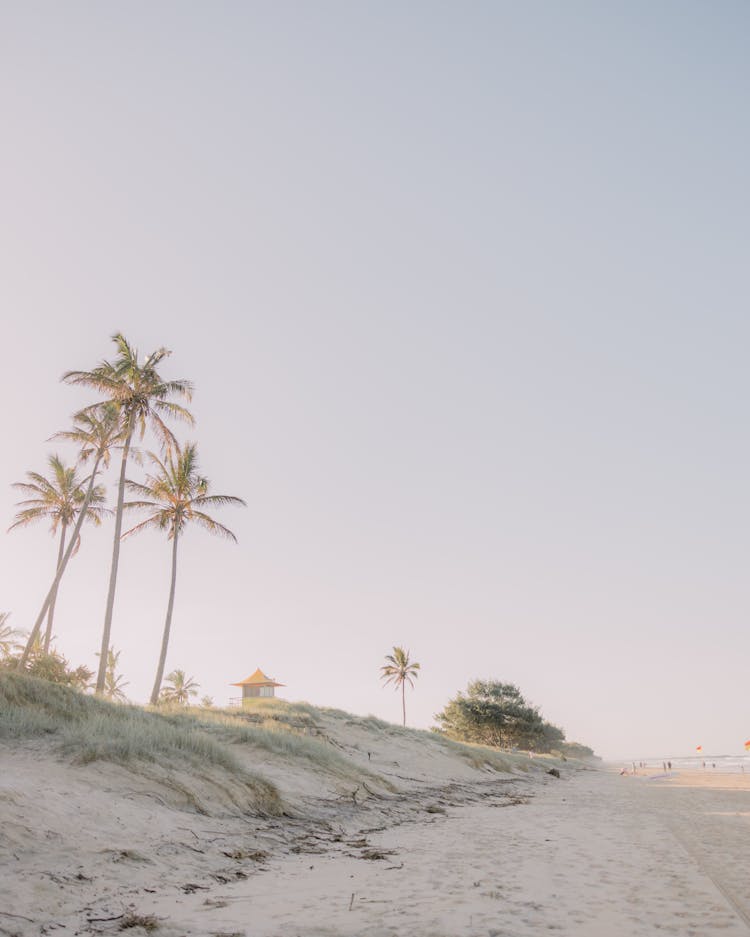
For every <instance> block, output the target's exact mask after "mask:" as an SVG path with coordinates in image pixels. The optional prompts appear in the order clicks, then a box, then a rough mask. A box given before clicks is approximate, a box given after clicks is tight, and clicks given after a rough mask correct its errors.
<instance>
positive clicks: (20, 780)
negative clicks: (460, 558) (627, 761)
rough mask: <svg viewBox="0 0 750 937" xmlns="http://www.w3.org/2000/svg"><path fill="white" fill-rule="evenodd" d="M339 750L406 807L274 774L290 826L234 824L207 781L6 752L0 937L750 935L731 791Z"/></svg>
mask: <svg viewBox="0 0 750 937" xmlns="http://www.w3.org/2000/svg"><path fill="white" fill-rule="evenodd" d="M347 731H349V737H344V736H341V738H340V741H341V743H342V744H344V745H347V744H349V745H350V746H351V749H350V751H352V752H353V751H359V753H360V756H361V759H362V762H363V765H364V763H365V762H366V763H367V764H368V766H370V767H372V768H373V770H379V771H382V772H384V773H388V774H389V775H390V777H391V779H392V780H394V781H398V783H399V785H400V792H399V793H398V794H391V795H385V794H384V793H383V792H382V791H381V792H380V795H379V796H369V795H368V794H367V792H366V791H364V790H363V789H360V790H359V792H358V794H357V795H356V797H355V798H352V796H351V795H352V791H351V787H352V785H351V783H350V782H344V781H337V780H336V779H334V778H331V777H330V776H313V775H311V774H309V773H306V772H304V771H300V770H299V768H294V769H292V768H291V767H290V766H289V765H285V764H284V763H282V762H280V761H276V762H274V761H273V760H272V759H269V760H268V761H267V764H265V765H264V766H262V770H263V771H264V773H265V774H267V775H269V776H270V775H274V776H275V779H276V780H277V781H279V780H281V781H282V782H285V785H284V786H285V793H286V796H287V798H288V799H289V801H290V802H291V803H292V804H294V805H295V810H296V812H297V814H298V817H297V818H296V819H283V818H282V819H252V818H247V817H238V816H237V815H236V810H235V811H233V810H232V809H231V808H230V806H229V805H228V803H227V804H225V805H224V806H223V807H222V806H221V804H220V802H219V801H217V800H216V796H215V791H212V789H211V785H210V783H209V782H207V781H200V782H199V781H197V780H196V779H194V778H193V779H190V778H182V779H178V780H179V783H180V784H181V785H183V787H184V791H187V792H188V793H187V794H185V793H184V792H183V793H182V794H181V793H179V792H177V791H175V789H174V787H173V785H172V784H171V782H170V783H167V782H166V781H165V783H159V782H158V780H155V778H156V775H155V774H152V776H151V777H150V778H143V777H140V776H138V775H134V774H132V773H130V772H128V771H125V770H124V769H122V768H119V767H116V766H113V765H101V764H96V765H92V766H88V767H86V768H80V767H78V768H77V767H72V766H69V765H65V764H62V763H60V762H59V761H58V760H57V759H56V758H54V757H53V756H52V755H51V754H50V753H49V752H48V751H47V750H45V749H40V748H39V746H31V745H29V744H26V745H23V746H13V747H10V746H8V747H6V748H4V749H3V750H2V752H0V758H1V759H2V760H1V761H0V764H1V765H2V774H1V775H0V818H1V819H2V827H0V862H2V873H3V874H2V879H0V934H3V935H7V934H13V935H15V934H18V935H23V937H28V935H38V934H53V933H55V934H61V935H62V934H71V935H72V934H103V935H110V934H119V933H124V934H128V935H133V937H138V935H141V934H145V933H146V931H145V930H143V929H142V928H140V927H133V928H129V929H128V930H126V931H121V930H120V929H119V928H120V924H121V922H122V921H123V920H124V919H123V918H122V917H121V915H123V914H125V913H128V912H129V911H132V912H135V913H138V914H140V915H155V916H156V917H157V918H158V919H159V928H158V930H157V931H155V933H156V934H157V935H164V937H177V935H182V934H185V935H223V937H226V935H235V934H236V935H240V934H241V935H247V937H295V935H299V937H322V935H339V937H348V935H367V937H386V935H387V937H391V935H393V937H395V935H406V934H409V935H414V937H420V935H425V937H433V935H435V937H436V935H467V937H468V935H472V937H473V935H481V937H493V935H494V937H526V935H535V937H536V935H539V934H544V933H547V932H550V933H558V934H564V935H576V937H586V935H591V937H619V935H623V937H625V935H628V937H632V935H644V937H646V935H648V937H652V935H656V934H670V935H695V937H703V935H711V934H725V935H727V937H735V935H744V937H747V935H748V934H750V873H749V872H748V870H749V869H750V784H748V785H744V779H739V780H737V781H736V783H735V784H734V789H732V788H726V787H719V786H714V787H710V786H689V784H694V785H699V784H701V783H702V782H701V778H700V777H699V778H694V779H692V780H691V779H689V778H686V777H682V778H680V779H672V780H671V781H667V780H664V781H649V780H646V779H642V778H622V777H619V776H618V775H617V774H616V773H611V772H608V771H604V770H599V771H577V772H576V771H573V770H572V769H571V768H570V767H569V766H563V767H562V771H563V777H562V779H561V780H559V781H558V780H555V779H553V778H551V777H548V776H547V775H546V774H544V767H545V766H543V765H542V763H538V764H536V763H535V764H533V765H532V768H533V769H535V770H534V771H533V772H532V773H531V774H530V775H521V774H519V775H517V776H513V777H511V776H507V775H505V776H504V775H497V774H491V773H489V772H486V771H485V772H480V771H477V770H475V769H471V768H469V767H468V766H467V765H466V764H465V763H464V762H460V761H458V760H457V759H455V758H453V757H452V756H449V755H446V754H445V753H443V752H441V751H439V750H438V749H437V748H433V747H432V746H430V745H415V744H414V743H412V742H409V741H408V740H396V741H394V740H392V739H391V740H390V741H389V742H388V746H387V747H386V746H385V745H384V744H381V746H380V747H379V748H378V747H377V745H374V744H373V743H372V740H371V739H367V738H364V737H356V732H357V731H359V730H355V729H351V730H347ZM355 743H356V744H359V749H354V748H353V746H354V744H355ZM363 743H367V744H368V745H369V748H370V749H373V751H372V756H371V757H372V760H371V761H367V757H366V751H367V750H368V749H367V747H366V746H365V745H364V744H363ZM395 762H397V763H395ZM258 767H259V770H261V766H258ZM173 780H174V779H173ZM704 781H705V779H704ZM748 781H750V779H748ZM377 793H378V792H377V791H376V794H377ZM195 796H198V797H203V798H204V800H205V802H206V803H208V802H209V801H210V802H211V804H212V813H213V815H212V816H204V815H200V814H198V813H196V812H195V811H194V810H192V809H191V808H190V806H189V804H188V800H189V797H195ZM217 804H218V806H217ZM443 811H444V812H443ZM303 814H304V815H305V818H303V816H302V815H303ZM377 855H381V856H382V858H377ZM368 856H370V857H371V858H368ZM372 856H375V857H374V858H372ZM238 876H239V877H238ZM107 918H109V919H111V920H105V919H107Z"/></svg>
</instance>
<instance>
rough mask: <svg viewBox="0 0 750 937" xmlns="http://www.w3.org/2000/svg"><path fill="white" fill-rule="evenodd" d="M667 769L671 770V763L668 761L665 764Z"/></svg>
mask: <svg viewBox="0 0 750 937" xmlns="http://www.w3.org/2000/svg"><path fill="white" fill-rule="evenodd" d="M667 767H668V768H669V770H670V771H671V770H672V762H671V761H668V762H667Z"/></svg>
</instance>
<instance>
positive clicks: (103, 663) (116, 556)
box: [94, 416, 133, 696]
mask: <svg viewBox="0 0 750 937" xmlns="http://www.w3.org/2000/svg"><path fill="white" fill-rule="evenodd" d="M132 438H133V418H132V416H131V417H130V419H129V421H128V435H127V438H126V439H125V447H124V449H123V450H122V463H121V465H120V485H119V488H118V489H117V514H116V516H115V540H114V545H113V547H112V567H111V569H110V571H109V591H108V592H107V608H106V610H105V612H104V628H103V630H102V646H101V649H100V651H99V672H98V673H97V675H96V689H95V691H94V692H95V693H96V694H97V696H101V695H102V693H103V692H104V681H105V678H106V675H107V651H109V636H110V633H111V631H112V612H113V610H114V607H115V589H116V588H117V567H118V565H119V562H120V534H121V533H122V505H123V502H124V501H125V471H126V469H127V466H128V456H129V455H130V441H131V439H132Z"/></svg>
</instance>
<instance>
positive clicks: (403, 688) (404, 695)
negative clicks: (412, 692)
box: [401, 680, 406, 725]
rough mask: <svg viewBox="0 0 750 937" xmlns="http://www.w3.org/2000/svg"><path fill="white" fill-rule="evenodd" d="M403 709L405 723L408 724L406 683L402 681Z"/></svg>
mask: <svg viewBox="0 0 750 937" xmlns="http://www.w3.org/2000/svg"><path fill="white" fill-rule="evenodd" d="M401 709H402V710H403V712H404V725H406V683H405V681H404V680H402V681H401Z"/></svg>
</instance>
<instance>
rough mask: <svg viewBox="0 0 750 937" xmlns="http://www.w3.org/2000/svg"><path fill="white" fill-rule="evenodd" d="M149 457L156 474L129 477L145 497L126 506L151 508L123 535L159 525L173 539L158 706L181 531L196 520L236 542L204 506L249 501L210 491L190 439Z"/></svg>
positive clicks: (156, 682)
mask: <svg viewBox="0 0 750 937" xmlns="http://www.w3.org/2000/svg"><path fill="white" fill-rule="evenodd" d="M148 457H149V459H150V460H151V464H152V465H153V466H154V469H155V471H154V474H152V475H147V476H146V480H145V482H144V483H143V484H140V483H137V482H133V481H127V483H126V484H127V486H128V490H129V491H131V492H133V493H134V494H137V495H140V497H141V500H139V501H128V502H126V503H125V505H124V507H125V508H126V509H135V510H142V511H148V512H149V516H148V517H147V518H146V520H144V521H141V522H140V524H136V525H135V527H131V529H130V530H128V531H126V532H125V533H124V534H123V538H125V537H129V536H130V535H131V534H135V533H139V532H140V531H141V530H146V529H147V528H155V529H157V530H163V531H166V533H167V539H168V540H171V541H172V578H171V583H170V587H169V602H168V603H167V617H166V620H165V622H164V634H163V635H162V642H161V653H160V654H159V663H158V666H157V668H156V679H155V680H154V687H153V690H152V691H151V705H152V706H155V705H156V703H157V701H158V699H159V690H160V688H161V681H162V676H163V675H164V665H165V663H166V660H167V648H168V646H169V632H170V628H171V626H172V610H173V608H174V596H175V586H176V583H177V542H178V540H179V537H180V534H181V533H182V532H183V530H184V529H185V527H186V526H187V525H188V524H190V523H194V524H197V525H198V526H199V527H203V528H204V529H205V530H207V531H208V532H209V533H211V534H218V535H219V536H221V537H226V538H227V539H229V540H234V541H235V542H236V541H237V538H236V537H235V535H234V534H233V533H232V531H231V530H229V529H228V528H227V527H224V526H223V525H222V524H219V523H218V521H215V520H214V519H213V518H212V517H209V515H208V514H206V513H205V511H204V510H203V509H204V508H209V507H220V506H223V505H225V504H236V505H242V506H243V507H244V505H245V502H244V501H243V500H242V498H236V497H234V496H233V495H211V494H209V487H210V485H209V481H208V479H207V478H204V477H203V476H202V475H200V474H199V473H198V453H197V448H196V446H195V443H188V444H186V445H185V447H184V448H180V447H179V446H178V445H177V444H175V446H174V447H173V449H172V450H171V451H170V452H168V453H167V455H166V456H165V458H164V460H163V461H162V460H161V459H160V458H159V457H158V456H157V455H155V454H154V453H153V452H149V453H148Z"/></svg>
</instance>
